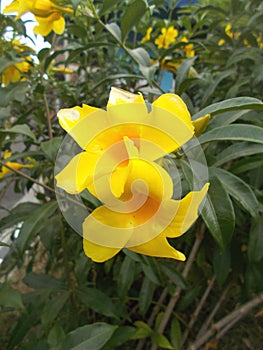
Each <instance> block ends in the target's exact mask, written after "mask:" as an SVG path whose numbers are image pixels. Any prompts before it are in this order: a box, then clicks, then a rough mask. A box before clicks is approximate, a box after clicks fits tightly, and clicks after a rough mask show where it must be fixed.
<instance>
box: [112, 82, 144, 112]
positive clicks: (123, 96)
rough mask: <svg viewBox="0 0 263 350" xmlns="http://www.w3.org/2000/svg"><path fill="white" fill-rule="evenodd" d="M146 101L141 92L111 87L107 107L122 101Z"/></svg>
mask: <svg viewBox="0 0 263 350" xmlns="http://www.w3.org/2000/svg"><path fill="white" fill-rule="evenodd" d="M131 102H138V103H145V102H144V99H143V97H142V95H141V94H133V93H131V92H129V91H125V90H122V89H118V88H116V87H111V90H110V95H109V100H108V104H107V108H108V107H110V106H112V105H116V104H121V103H131Z"/></svg>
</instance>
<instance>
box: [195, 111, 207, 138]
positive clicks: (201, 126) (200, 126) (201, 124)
mask: <svg viewBox="0 0 263 350" xmlns="http://www.w3.org/2000/svg"><path fill="white" fill-rule="evenodd" d="M210 118H211V115H210V114H206V115H204V116H203V117H201V118H198V119H196V120H194V121H193V126H194V128H195V136H197V137H198V136H200V135H201V134H202V133H203V132H204V131H205V129H206V127H207V124H208V122H209V120H210Z"/></svg>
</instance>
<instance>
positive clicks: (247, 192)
mask: <svg viewBox="0 0 263 350" xmlns="http://www.w3.org/2000/svg"><path fill="white" fill-rule="evenodd" d="M209 171H210V172H211V174H212V175H213V176H216V177H217V178H218V180H219V181H220V182H221V183H222V185H223V186H224V188H225V189H226V191H227V192H228V193H229V194H230V195H231V196H232V197H233V198H235V199H236V200H237V201H238V203H240V204H241V205H242V207H243V208H244V209H245V210H246V211H247V212H249V213H250V215H251V216H257V215H258V206H259V203H258V201H257V198H256V196H255V194H254V192H253V191H252V189H251V187H250V186H249V185H248V184H247V183H246V182H244V181H243V180H242V179H240V178H239V177H237V176H235V175H234V174H232V173H230V172H229V171H226V170H224V169H220V168H215V167H211V168H210V169H209Z"/></svg>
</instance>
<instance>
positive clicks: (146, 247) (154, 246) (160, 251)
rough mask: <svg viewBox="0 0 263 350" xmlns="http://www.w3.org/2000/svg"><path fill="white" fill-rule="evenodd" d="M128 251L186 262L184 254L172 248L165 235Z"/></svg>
mask: <svg viewBox="0 0 263 350" xmlns="http://www.w3.org/2000/svg"><path fill="white" fill-rule="evenodd" d="M128 249H130V250H132V251H133V252H135V253H139V254H144V255H149V256H156V257H160V258H172V259H177V260H182V261H184V260H185V256H184V254H183V253H181V252H179V251H178V250H176V249H174V248H173V247H172V246H170V244H169V243H168V241H167V239H166V237H165V235H164V234H160V235H159V236H157V237H155V238H154V239H152V240H150V241H149V242H146V243H144V244H141V245H138V246H134V247H129V248H128Z"/></svg>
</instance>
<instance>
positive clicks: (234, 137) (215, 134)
mask: <svg viewBox="0 0 263 350" xmlns="http://www.w3.org/2000/svg"><path fill="white" fill-rule="evenodd" d="M223 140H224V141H247V142H258V143H263V130H262V128H260V127H258V126H254V125H244V124H233V125H225V126H221V127H219V128H215V129H213V130H211V131H208V132H206V133H204V134H203V135H201V136H200V137H199V138H198V141H199V142H200V144H204V143H207V142H215V141H223Z"/></svg>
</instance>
